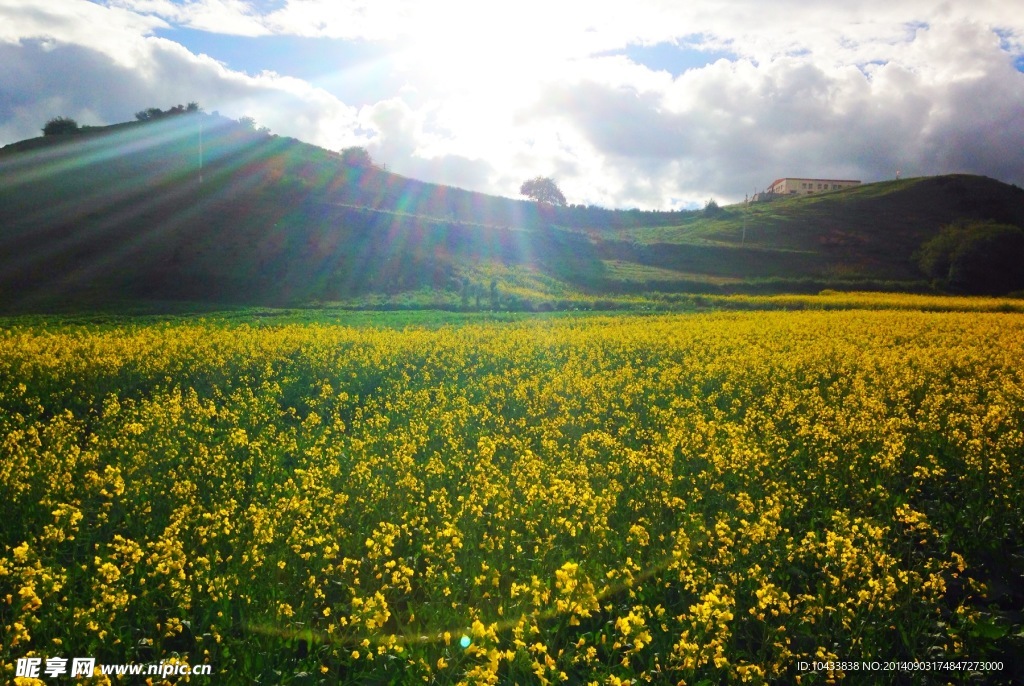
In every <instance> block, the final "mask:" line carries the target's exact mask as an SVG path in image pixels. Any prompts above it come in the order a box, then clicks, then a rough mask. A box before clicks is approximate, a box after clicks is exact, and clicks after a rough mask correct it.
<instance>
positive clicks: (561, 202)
mask: <svg viewBox="0 0 1024 686" xmlns="http://www.w3.org/2000/svg"><path fill="white" fill-rule="evenodd" d="M519 192H520V193H522V194H523V195H525V196H526V197H528V198H532V199H533V200H536V201H537V202H539V203H544V204H547V205H558V206H559V207H564V206H565V196H564V195H562V191H561V190H559V188H558V184H556V183H555V181H554V179H550V178H548V177H546V176H538V177H537V178H534V179H530V180H528V181H524V182H523V185H522V186H520V187H519Z"/></svg>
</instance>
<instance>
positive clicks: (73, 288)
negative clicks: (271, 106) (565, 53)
mask: <svg viewBox="0 0 1024 686" xmlns="http://www.w3.org/2000/svg"><path fill="white" fill-rule="evenodd" d="M964 218H969V219H994V220H997V221H1003V222H1008V223H1014V224H1020V225H1024V192H1022V191H1021V190H1020V189H1017V188H1015V187H1011V186H1007V185H1005V184H1002V183H999V182H997V181H994V180H991V179H985V178H982V177H970V176H951V177H937V178H926V179H911V180H905V181H902V182H899V183H896V182H891V183H882V184H870V185H865V186H862V187H860V188H856V189H850V190H847V191H841V192H836V193H830V194H823V195H821V196H814V197H806V198H794V199H786V200H779V201H776V202H773V203H766V204H758V205H752V206H749V207H747V208H744V207H735V206H734V207H727V208H724V209H723V211H722V212H721V213H720V214H719V215H718V216H715V217H708V216H705V213H704V212H700V211H697V212H638V211H609V210H603V209H600V208H594V207H589V208H584V207H580V206H577V207H567V208H551V207H539V206H537V205H536V204H533V203H529V202H524V201H520V200H512V199H508V198H498V197H493V196H487V195H483V194H479V193H472V192H469V191H465V190H461V189H456V188H450V187H444V186H438V185H433V184H427V183H423V182H420V181H415V180H412V179H407V178H405V177H402V176H399V175H397V174H393V173H390V172H388V171H387V170H385V169H382V168H378V167H367V168H357V167H352V166H348V165H346V164H345V163H344V162H343V161H342V158H341V156H340V155H339V154H337V153H334V152H330V151H327V150H324V149H321V148H317V147H315V146H311V145H307V144H304V143H301V142H299V141H296V140H294V139H287V138H281V137H277V136H271V135H268V134H266V133H260V132H256V131H253V130H252V129H250V128H247V127H245V126H243V125H240V124H238V123H237V122H234V121H232V120H229V119H225V118H223V117H218V116H213V115H205V114H193V115H183V116H179V117H169V118H166V119H162V120H159V121H156V122H147V123H141V122H131V123H126V124H119V125H115V126H110V127H102V128H92V129H89V130H87V131H85V132H84V133H81V134H75V135H67V136H53V137H48V138H37V139H32V140H28V141H22V142H21V143H18V144H15V145H11V146H7V147H6V148H4V149H3V150H2V151H0V298H2V299H3V302H4V303H5V304H12V303H15V304H20V305H28V306H30V307H31V306H32V305H33V303H41V302H47V301H53V300H55V299H56V300H62V301H66V302H83V303H100V304H103V303H107V302H111V301H112V300H119V301H124V300H129V301H130V300H135V299H154V298H155V299H168V298H170V299H188V300H202V301H217V302H222V301H243V302H262V303H283V302H303V301H310V300H320V301H345V300H349V299H352V298H356V297H361V296H365V295H367V294H397V293H403V292H409V291H427V292H435V293H438V294H440V296H439V297H441V299H442V300H443V299H445V298H447V300H448V301H453V299H454V301H455V302H458V301H459V298H460V295H459V294H464V293H465V292H466V290H467V284H470V285H472V286H473V287H475V288H477V289H480V288H484V289H486V288H488V287H489V285H490V282H492V281H493V282H495V283H496V284H497V287H498V288H499V289H502V290H503V292H511V291H512V290H513V289H514V288H515V284H514V283H512V281H511V280H510V279H511V277H509V276H508V275H509V274H513V273H515V274H519V275H520V276H521V277H522V278H525V279H528V280H530V281H531V283H543V284H546V285H545V286H543V288H542V291H541V292H542V294H543V295H544V296H545V297H560V296H561V295H562V294H563V293H565V292H573V293H582V294H585V295H586V296H588V297H589V296H594V297H600V296H604V295H614V294H621V293H630V292H635V293H639V292H648V291H650V292H657V291H663V292H664V291H668V292H684V291H693V292H712V293H715V292H737V291H738V292H743V291H748V292H750V291H755V292H788V291H815V290H820V289H821V288H826V287H837V288H859V289H915V288H917V289H919V288H922V287H923V286H924V281H923V276H922V275H921V274H920V272H919V271H918V269H917V267H916V265H915V264H914V261H913V259H912V256H913V253H914V251H915V250H917V248H918V247H919V246H920V244H921V243H922V242H923V241H924V240H926V239H927V238H928V237H930V236H932V235H934V234H935V232H936V231H938V229H939V228H940V227H941V226H943V225H945V224H948V223H950V222H952V221H956V220H958V219H964ZM481 275H487V276H486V277H483V276H481ZM522 275H528V276H522ZM480 279H483V280H482V281H481V280H480ZM477 281H479V283H476V282H477ZM470 282H473V283H472V284H471V283H470ZM475 292H477V293H478V292H479V290H477V291H475Z"/></svg>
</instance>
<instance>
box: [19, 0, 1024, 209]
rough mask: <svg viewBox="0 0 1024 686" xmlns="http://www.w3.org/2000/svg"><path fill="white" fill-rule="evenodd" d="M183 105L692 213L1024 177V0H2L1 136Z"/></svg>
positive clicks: (584, 197) (473, 186)
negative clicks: (788, 183)
mask: <svg viewBox="0 0 1024 686" xmlns="http://www.w3.org/2000/svg"><path fill="white" fill-rule="evenodd" d="M191 101H195V102H198V103H199V104H200V106H202V107H203V108H204V109H205V110H206V111H208V112H213V111H217V112H219V113H220V114H223V115H226V116H229V117H234V118H238V117H242V116H251V117H253V118H254V119H255V120H256V122H257V124H258V125H260V126H266V127H268V128H269V129H270V130H271V131H272V132H273V133H276V134H279V135H282V136H291V137H294V138H298V139H300V140H303V141H306V142H308V143H312V144H315V145H319V146H322V147H324V148H328V149H331V150H340V149H342V148H344V147H347V146H352V145H359V146H363V147H365V148H366V149H367V150H368V151H369V152H370V155H371V156H372V157H373V159H374V160H375V161H376V162H377V163H378V164H383V165H385V166H386V167H387V169H389V170H391V171H395V172H397V173H400V174H403V175H406V176H410V177H413V178H417V179H421V180H424V181H431V182H436V183H442V184H447V185H452V186H457V187H460V188H466V189H469V190H475V191H482V192H486V193H492V194H496V195H503V196H508V197H518V190H519V186H520V184H521V183H522V182H523V181H524V180H526V179H529V178H533V177H536V176H548V177H551V178H553V179H554V180H555V181H556V182H557V183H558V185H559V187H560V188H561V189H562V191H563V193H564V194H565V196H566V198H567V199H568V201H569V202H570V203H573V204H576V203H579V204H586V205H599V206H602V207H614V208H633V207H636V208H641V209H663V210H668V209H687V208H693V207H700V206H703V204H704V203H705V202H706V201H707V200H708V199H710V198H714V199H715V200H716V201H717V202H719V203H720V204H727V203H733V202H739V201H742V200H743V199H744V197H745V196H747V195H751V194H753V193H754V192H757V191H761V190H764V189H765V188H766V187H767V186H768V185H770V184H771V182H772V181H773V180H774V179H776V178H779V177H786V176H797V177H813V178H831V179H859V180H862V181H864V182H870V181H879V180H883V179H890V178H894V177H895V176H896V174H897V173H899V174H900V175H901V176H903V177H904V178H907V177H912V176H923V175H933V174H946V173H954V172H962V173H972V174H983V175H986V176H991V177H993V178H996V179H999V180H1001V181H1005V182H1007V183H1015V184H1017V185H1022V184H1024V154H1022V151H1024V12H1021V11H1020V5H1019V0H971V1H970V2H967V1H966V0H956V1H952V0H951V1H949V2H936V1H935V0H900V1H899V2H893V1H892V0H849V1H848V2H843V3H839V2H831V1H830V2H809V1H808V0H771V1H770V2H764V0H687V2H680V1H678V0H630V2H618V1H616V2H602V1H601V0H590V1H585V2H580V1H576V0H516V2H505V1H503V0H490V1H484V0H432V1H431V2H425V1H424V0H97V1H94V2H90V1H89V0H45V2H39V0H0V145H3V144H7V143H12V142H15V141H18V140H22V139H25V138H30V137H34V136H38V135H40V129H41V127H42V125H43V124H44V123H45V122H46V121H47V120H48V119H51V118H53V117H56V116H68V117H72V118H74V119H75V120H77V121H78V122H79V123H80V124H89V125H103V124H112V123H116V122H121V121H127V120H131V119H133V118H134V113H135V112H137V111H139V110H142V109H146V108H149V107H160V108H162V109H166V108H168V107H171V106H173V105H176V104H179V103H182V104H184V103H188V102H191Z"/></svg>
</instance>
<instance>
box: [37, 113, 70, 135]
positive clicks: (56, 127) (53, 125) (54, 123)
mask: <svg viewBox="0 0 1024 686" xmlns="http://www.w3.org/2000/svg"><path fill="white" fill-rule="evenodd" d="M77 131H78V122H77V121H75V120H74V119H71V118H70V117H54V118H53V119H51V120H50V121H48V122H46V125H45V126H43V135H44V136H59V135H60V134H62V133H76V132H77Z"/></svg>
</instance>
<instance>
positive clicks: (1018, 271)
mask: <svg viewBox="0 0 1024 686" xmlns="http://www.w3.org/2000/svg"><path fill="white" fill-rule="evenodd" d="M917 260H918V265H919V266H920V267H921V270H922V271H923V272H924V273H925V274H927V275H928V276H929V277H931V278H932V279H935V280H936V282H938V283H939V284H940V285H942V286H943V287H945V288H948V289H950V290H955V291H960V292H964V293H976V294H1003V293H1009V292H1011V291H1015V290H1020V289H1021V288H1024V230H1022V229H1021V228H1020V227H1018V226H1012V225H1009V224H997V223H994V222H980V221H974V222H957V223H954V224H950V225H948V226H946V227H944V228H943V229H942V231H940V232H939V234H938V235H937V236H935V237H934V238H932V239H931V240H930V241H928V242H927V243H925V244H924V245H922V246H921V249H920V251H918V253H917Z"/></svg>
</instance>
